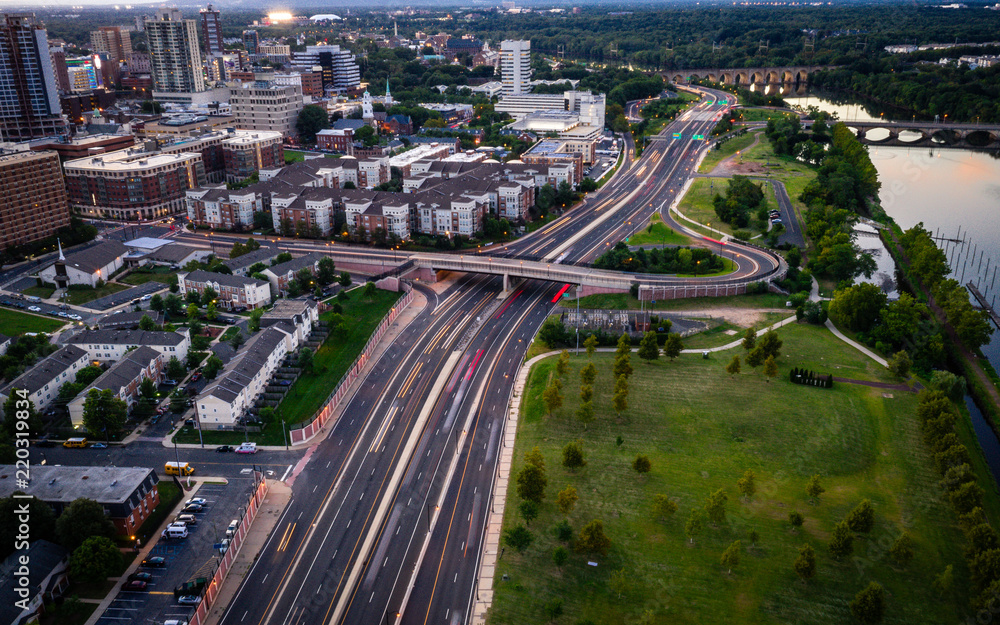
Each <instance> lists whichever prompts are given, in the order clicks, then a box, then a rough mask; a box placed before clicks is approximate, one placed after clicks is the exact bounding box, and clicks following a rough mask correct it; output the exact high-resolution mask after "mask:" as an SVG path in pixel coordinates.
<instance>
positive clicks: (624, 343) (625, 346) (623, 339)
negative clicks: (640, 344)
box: [615, 333, 632, 358]
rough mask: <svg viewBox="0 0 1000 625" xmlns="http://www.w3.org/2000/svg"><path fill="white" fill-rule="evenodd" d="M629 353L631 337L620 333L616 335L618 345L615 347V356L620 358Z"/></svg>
mask: <svg viewBox="0 0 1000 625" xmlns="http://www.w3.org/2000/svg"><path fill="white" fill-rule="evenodd" d="M630 353H632V339H630V338H629V336H628V334H624V333H622V335H621V336H620V337H618V345H617V347H615V356H617V357H619V358H620V357H622V356H628V355H629V354H630Z"/></svg>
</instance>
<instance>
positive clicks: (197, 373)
mask: <svg viewBox="0 0 1000 625" xmlns="http://www.w3.org/2000/svg"><path fill="white" fill-rule="evenodd" d="M200 379H201V372H200V371H195V372H194V373H192V374H191V381H192V382H197V381H198V380H200Z"/></svg>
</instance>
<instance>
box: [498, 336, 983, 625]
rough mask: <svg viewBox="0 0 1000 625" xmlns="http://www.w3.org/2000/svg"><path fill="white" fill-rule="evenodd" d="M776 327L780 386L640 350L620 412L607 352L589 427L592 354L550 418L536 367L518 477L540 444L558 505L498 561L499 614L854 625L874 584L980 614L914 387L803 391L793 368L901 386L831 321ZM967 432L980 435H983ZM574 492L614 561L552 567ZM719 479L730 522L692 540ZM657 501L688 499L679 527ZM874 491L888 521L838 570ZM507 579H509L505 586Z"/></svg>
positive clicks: (920, 610) (512, 508)
mask: <svg viewBox="0 0 1000 625" xmlns="http://www.w3.org/2000/svg"><path fill="white" fill-rule="evenodd" d="M779 334H780V336H781V337H782V339H783V340H784V342H785V344H784V348H783V349H782V356H781V357H780V359H779V368H780V374H779V377H778V378H777V379H775V380H774V381H772V382H770V383H767V382H765V380H764V378H763V376H762V375H759V374H757V375H754V374H752V373H749V372H747V373H743V374H741V375H739V376H737V378H736V379H731V378H730V376H729V375H727V374H726V373H725V372H724V370H723V368H724V366H725V364H726V363H727V362H728V360H729V358H730V356H731V354H730V353H725V352H723V353H719V354H713V355H712V357H711V358H710V359H707V360H705V359H702V357H701V356H700V355H684V356H682V357H681V358H679V359H678V360H677V361H676V362H673V363H671V362H667V361H665V360H662V359H661V360H660V361H657V362H655V363H652V364H647V363H645V362H644V361H642V360H640V359H638V358H637V357H633V359H632V362H633V366H634V368H635V373H634V375H633V376H632V377H631V379H630V381H629V386H630V393H629V402H628V403H629V408H628V409H627V410H626V411H625V413H624V415H623V417H622V418H620V419H619V418H616V417H615V414H614V411H613V409H612V407H611V401H610V397H611V392H612V390H613V382H612V377H611V374H610V369H611V363H612V359H613V357H614V354H598V355H596V356H595V357H594V362H595V364H596V365H597V371H598V376H597V382H596V384H595V415H596V416H595V418H594V420H593V422H591V423H590V424H589V427H587V428H585V427H584V426H583V425H582V424H581V423H580V422H579V421H578V420H577V419H576V418H575V417H574V416H573V414H574V412H575V410H576V408H577V406H578V405H579V398H578V393H577V389H578V386H579V369H580V367H581V366H582V364H583V363H584V362H585V361H586V356H585V355H582V356H580V357H576V356H571V359H570V370H569V372H568V373H567V374H565V375H564V376H563V395H564V397H565V403H564V405H563V407H562V408H561V409H560V410H559V411H557V412H556V414H555V415H553V416H546V414H545V412H546V411H545V408H544V404H543V402H542V400H541V392H542V390H543V388H544V387H545V386H546V384H547V382H548V380H549V379H550V377H551V376H553V375H555V360H556V359H554V358H550V359H547V360H546V361H544V362H542V363H540V364H539V365H537V366H536V367H535V368H534V370H533V371H532V373H531V375H530V379H529V386H528V388H527V389H526V390H525V393H524V403H523V404H522V413H521V420H520V423H519V427H518V435H517V442H516V446H515V463H514V466H513V467H512V472H511V474H512V476H513V475H516V474H517V473H518V472H519V471H520V469H521V467H522V466H523V456H524V453H525V451H527V450H529V449H531V448H533V447H535V446H538V447H539V448H540V449H541V451H542V454H543V456H544V458H545V462H546V473H547V477H548V486H547V488H546V491H545V492H546V498H545V500H544V502H543V504H542V506H541V507H540V513H539V516H538V518H537V519H535V520H533V521H532V522H531V523H530V528H529V529H530V530H531V532H532V533H533V535H534V542H533V544H532V545H531V546H530V547H529V548H528V549H527V551H526V552H525V553H523V554H518V553H517V552H516V551H515V550H514V549H513V548H511V547H509V546H508V547H506V549H505V553H504V555H503V557H502V559H501V560H500V561H499V563H498V565H497V567H496V575H497V580H496V581H495V583H494V587H495V588H496V595H495V598H494V602H493V608H492V611H491V614H490V619H489V622H490V623H491V624H493V625H499V624H507V623H511V624H515V623H516V624H521V623H541V622H547V621H548V620H549V619H547V618H546V617H545V616H544V606H545V605H546V604H550V603H551V602H553V601H558V600H561V601H562V602H563V604H562V606H563V610H564V613H565V616H563V617H562V618H561V619H559V620H558V622H560V623H582V622H592V623H634V622H639V618H640V617H641V616H642V615H643V612H644V611H647V610H649V611H652V613H653V620H652V621H648V622H655V623H662V624H666V623H670V624H671V625H672V624H675V623H678V624H684V623H692V624H698V625H701V624H704V623H754V624H757V623H767V624H770V623H774V624H779V623H780V624H785V623H797V624H798V623H801V624H814V623H815V624H831V625H832V624H838V625H839V624H843V623H853V622H855V621H854V620H853V619H852V617H851V615H850V610H849V607H848V604H849V602H850V601H851V599H852V598H853V597H854V595H855V593H857V592H858V590H860V589H861V588H863V587H864V586H866V585H867V584H868V582H869V581H871V580H877V581H878V582H879V583H881V584H882V585H883V586H884V587H885V588H886V590H887V596H888V599H887V612H886V622H888V623H907V624H910V623H935V624H937V623H945V622H957V621H960V620H964V617H965V616H966V615H970V614H967V613H968V605H969V602H968V600H969V597H968V590H967V589H968V587H969V575H968V570H967V568H966V565H965V562H964V560H963V558H962V546H963V544H964V539H963V537H962V535H961V532H960V530H959V529H958V527H957V525H956V519H955V517H954V514H953V513H952V512H951V510H950V509H949V508H948V507H947V505H946V504H945V503H944V502H943V501H942V499H941V496H940V490H939V487H938V480H939V476H938V474H937V473H936V472H935V471H934V469H933V467H932V464H931V459H930V458H929V455H928V453H927V450H926V449H925V448H924V446H923V444H922V442H921V437H920V433H919V428H918V425H917V420H916V417H915V414H914V413H915V409H916V403H917V402H916V395H915V394H912V393H907V392H899V391H893V392H891V393H886V392H884V391H882V390H880V389H872V388H869V387H865V386H859V385H848V384H838V385H837V386H836V387H835V388H834V389H832V390H827V389H818V388H812V387H804V386H797V385H792V384H791V383H789V382H788V381H787V377H786V376H787V373H788V370H789V369H790V368H791V367H792V366H804V367H811V368H813V369H815V370H817V371H820V372H832V373H834V374H835V375H838V376H843V377H851V378H865V379H871V380H884V381H888V378H887V377H886V373H885V371H884V369H881V368H880V367H878V366H877V365H874V364H872V363H870V362H869V361H868V360H867V359H865V358H864V356H862V355H861V354H860V353H859V352H857V351H855V350H853V349H852V348H850V347H848V346H846V345H845V344H843V343H842V342H840V341H838V340H837V339H836V338H834V337H833V336H832V335H831V334H830V333H829V332H828V331H827V330H825V329H824V328H820V327H815V326H805V325H801V326H800V325H796V326H791V327H787V328H783V329H782V330H780V331H779ZM740 351H742V350H739V348H737V350H734V352H740ZM960 434H961V436H963V437H965V439H966V440H964V441H963V442H965V443H966V444H970V442H971V441H970V440H969V439H968V437H969V433H968V432H967V431H964V432H960ZM618 437H621V439H622V444H621V445H620V446H618V445H616V438H618ZM574 440H578V441H581V443H582V447H583V451H584V455H585V459H586V461H587V466H585V467H584V468H582V469H578V470H577V471H576V472H570V471H568V470H567V469H565V468H564V467H563V466H562V464H561V449H562V448H563V446H565V445H566V443H568V442H570V441H574ZM637 454H645V455H647V456H648V457H649V458H650V460H651V463H652V471H651V472H650V473H649V474H647V475H645V476H641V477H640V476H638V475H637V474H636V473H635V472H634V471H633V470H632V469H631V463H632V460H633V459H634V458H635V457H636V455H637ZM748 468H750V469H753V471H754V472H755V474H756V484H757V491H756V495H755V496H754V497H753V498H752V499H751V500H750V501H743V500H742V499H741V497H740V495H739V492H738V491H737V488H736V481H737V479H739V478H740V476H741V475H742V474H743V472H744V471H745V470H746V469H748ZM980 470H981V467H980ZM814 474H820V475H821V476H822V483H823V485H824V486H825V488H826V493H824V494H823V496H822V497H821V498H820V501H819V503H818V505H813V504H812V503H811V502H809V501H808V499H807V497H806V494H805V490H804V487H805V483H806V481H807V480H808V478H809V476H811V475H814ZM980 479H981V480H983V483H986V481H987V480H989V479H990V478H989V477H988V475H981V476H980ZM514 484H515V480H514V479H513V478H512V479H511V485H512V489H511V490H510V491H509V492H508V503H507V507H506V513H505V519H504V525H505V527H510V526H512V525H514V524H515V523H517V522H519V520H520V518H519V513H518V505H519V504H520V501H519V499H518V497H517V495H516V492H515V491H514V489H513V486H514ZM567 485H573V486H574V487H575V488H576V489H577V492H578V494H579V501H578V502H577V504H576V507H575V509H573V510H572V511H571V512H570V513H569V515H568V521H569V523H570V525H571V526H572V527H573V529H574V532H578V531H579V529H580V528H581V527H582V526H583V525H584V524H586V523H588V522H590V521H591V520H594V519H599V520H601V521H602V522H603V523H604V528H605V531H606V533H607V534H608V536H609V537H610V539H611V549H610V551H609V553H608V554H607V555H606V556H601V555H599V554H594V553H578V552H575V551H573V550H571V551H570V555H569V560H568V561H567V563H566V564H565V565H564V566H562V567H561V568H559V567H557V566H556V565H555V564H554V563H553V559H552V554H553V550H554V549H555V547H557V546H558V545H559V544H560V543H559V542H558V540H557V539H556V537H555V534H554V532H553V528H554V526H555V524H556V523H558V522H560V521H561V520H562V519H563V518H564V517H563V516H562V515H561V514H560V513H559V512H558V509H557V507H556V505H555V500H556V493H557V492H558V491H560V490H562V489H563V488H565V487H566V486H567ZM717 489H723V490H724V491H725V492H726V494H727V495H728V498H729V500H728V503H727V504H726V510H727V522H726V523H725V524H722V525H720V526H718V527H713V526H712V525H710V524H708V523H707V520H706V521H705V527H704V529H703V531H702V532H701V533H700V534H699V535H698V536H697V537H696V540H695V543H694V544H693V545H692V544H690V543H689V541H688V540H687V537H686V535H685V531H684V526H685V521H686V520H687V518H688V517H689V515H690V514H691V511H692V510H693V509H695V508H698V507H700V506H702V505H704V502H705V500H706V498H707V496H708V495H709V494H710V493H712V492H714V491H716V490H717ZM657 494H664V495H667V496H669V497H671V498H673V499H674V501H676V503H677V504H678V506H679V509H678V511H677V512H676V513H675V514H674V515H672V516H671V517H670V518H668V519H667V520H665V521H663V520H660V519H657V518H654V514H653V512H652V508H651V503H652V501H653V498H654V496H655V495H657ZM863 498H869V499H871V501H872V502H873V503H874V505H875V509H876V526H875V529H874V531H873V532H872V533H871V534H870V535H869V536H867V537H865V538H861V539H858V540H856V541H855V552H854V555H855V557H854V558H853V559H846V560H844V561H840V562H838V561H836V560H834V559H833V558H832V557H831V555H830V553H829V550H828V547H827V543H828V540H829V536H830V534H831V531H832V528H833V525H834V524H835V523H836V522H839V521H840V520H841V519H843V517H844V516H845V515H846V513H847V512H848V511H849V510H850V509H851V508H853V507H854V506H855V505H856V504H857V503H858V502H859V501H860V500H861V499H863ZM986 499H987V501H986V504H985V506H986V509H987V515H988V516H990V517H993V516H994V515H995V514H997V512H998V511H1000V505H998V501H997V495H996V493H995V492H993V491H992V490H991V491H990V493H989V494H988V495H987V498H986ZM791 511H797V512H800V513H801V514H802V515H803V516H804V517H805V524H804V526H803V527H802V529H801V530H799V531H797V532H796V531H793V530H792V529H791V528H790V525H789V523H788V521H787V519H788V513H789V512H791ZM902 528H905V529H906V531H907V532H908V533H909V535H910V536H911V537H912V538H913V540H914V541H915V554H916V555H915V558H914V561H913V562H912V563H911V564H910V565H909V566H908V567H907V568H906V569H903V570H897V568H896V567H895V566H894V565H893V564H892V563H891V562H890V559H889V558H888V557H887V555H886V551H887V546H888V545H891V543H892V541H893V540H894V539H895V537H896V536H897V535H898V534H899V532H900V531H901V529H902ZM751 529H754V530H756V531H757V532H758V533H759V535H760V540H759V542H758V544H757V546H756V547H755V548H752V547H751V545H750V541H749V540H748V533H749V531H750V530H751ZM735 540H741V541H742V545H743V549H742V551H741V562H740V563H739V565H737V566H736V567H734V569H733V571H732V574H731V575H729V574H727V572H726V569H724V568H723V567H722V566H721V565H720V562H719V558H720V555H721V553H722V552H723V551H724V550H725V549H726V548H727V547H728V546H729V545H730V544H731V543H732V542H733V541H735ZM803 544H809V545H811V546H812V547H813V548H814V549H815V551H816V557H817V574H816V578H815V579H814V580H812V581H811V582H810V583H809V584H803V583H801V582H799V581H798V579H797V578H796V576H795V573H794V572H793V569H792V563H793V561H794V560H795V558H796V556H797V555H798V548H799V547H800V546H801V545H803ZM588 562H594V563H596V564H597V566H590V565H588ZM946 565H953V566H954V570H955V584H954V590H953V591H950V592H947V593H946V594H945V595H944V596H943V597H939V596H937V594H936V593H933V592H931V591H930V587H931V582H932V581H933V579H934V576H935V575H936V574H937V573H939V572H940V571H941V570H943V569H944V567H945V566H946ZM619 570H624V571H625V576H626V580H627V583H626V584H625V588H624V592H623V594H622V595H621V597H618V596H617V594H616V593H615V592H612V590H611V589H610V588H609V580H610V577H611V574H612V572H614V571H619ZM502 575H508V576H509V579H508V580H507V581H501V580H500V579H499V578H500V576H502Z"/></svg>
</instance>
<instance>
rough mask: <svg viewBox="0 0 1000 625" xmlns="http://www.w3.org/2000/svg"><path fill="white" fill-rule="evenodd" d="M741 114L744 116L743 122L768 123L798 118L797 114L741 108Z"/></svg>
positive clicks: (766, 109)
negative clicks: (774, 120)
mask: <svg viewBox="0 0 1000 625" xmlns="http://www.w3.org/2000/svg"><path fill="white" fill-rule="evenodd" d="M740 112H741V113H742V114H743V121H745V122H766V121H770V120H772V119H783V118H785V117H796V114H795V113H790V112H788V111H775V110H772V109H768V108H741V109H740Z"/></svg>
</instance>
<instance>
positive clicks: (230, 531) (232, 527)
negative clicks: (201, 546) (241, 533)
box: [226, 519, 240, 538]
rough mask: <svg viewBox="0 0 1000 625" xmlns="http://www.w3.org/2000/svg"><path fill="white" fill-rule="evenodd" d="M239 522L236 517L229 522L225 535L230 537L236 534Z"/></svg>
mask: <svg viewBox="0 0 1000 625" xmlns="http://www.w3.org/2000/svg"><path fill="white" fill-rule="evenodd" d="M239 527H240V522H239V520H237V519H233V520H232V521H230V522H229V527H227V528H226V537H227V538H230V537H232V536H234V535H235V534H236V530H237V529H239Z"/></svg>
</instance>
